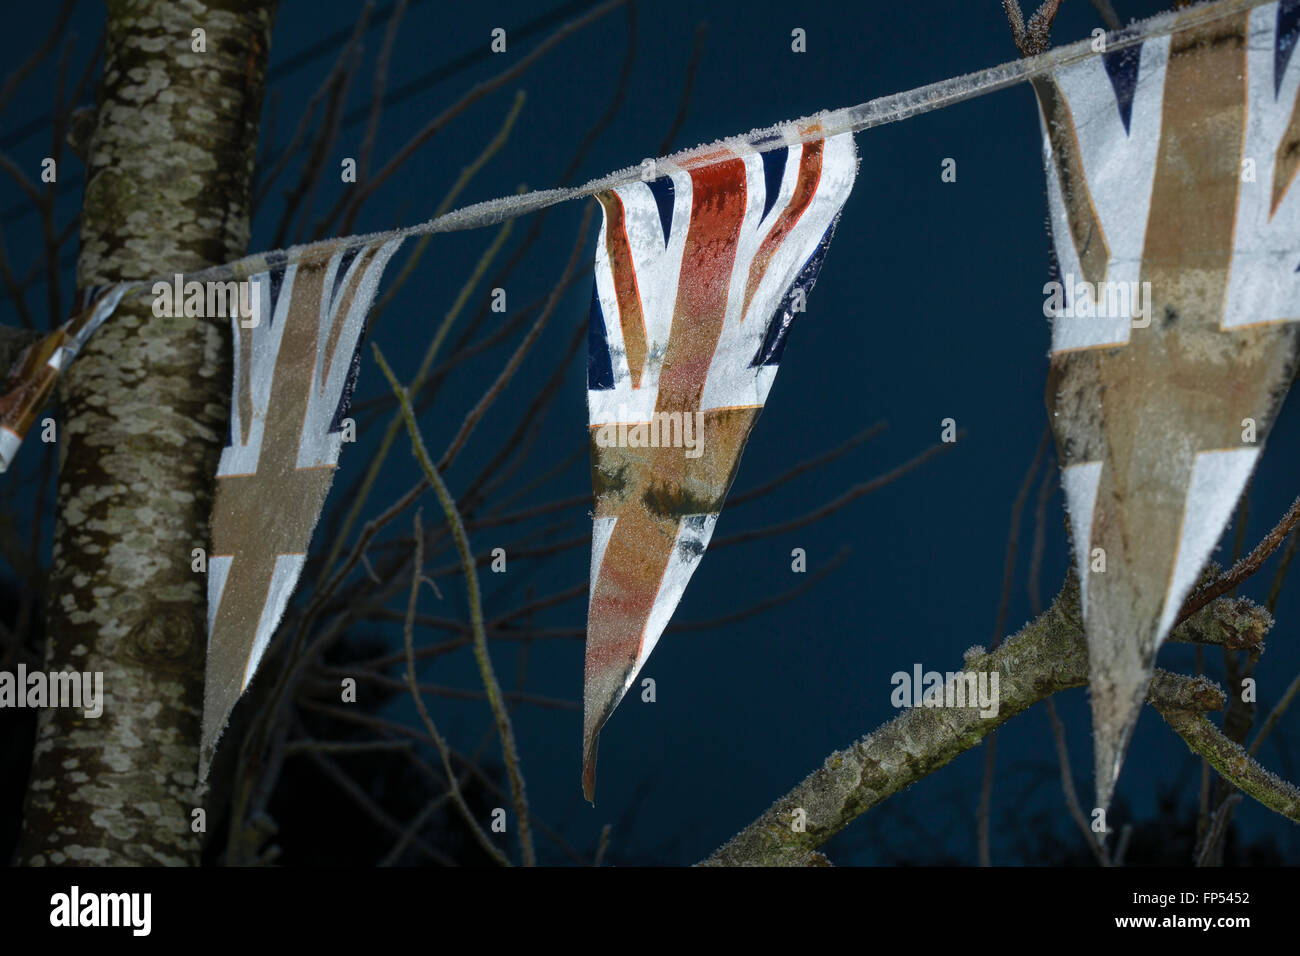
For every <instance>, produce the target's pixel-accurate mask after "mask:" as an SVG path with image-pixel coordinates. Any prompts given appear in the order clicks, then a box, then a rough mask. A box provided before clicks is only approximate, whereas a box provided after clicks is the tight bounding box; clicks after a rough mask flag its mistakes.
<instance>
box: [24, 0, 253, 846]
mask: <svg viewBox="0 0 1300 956" xmlns="http://www.w3.org/2000/svg"><path fill="white" fill-rule="evenodd" d="M273 13H274V2H273V0H245V2H240V0H209V2H204V0H183V2H174V0H110V2H109V4H108V32H107V37H106V40H105V52H104V56H105V63H104V75H103V77H102V79H101V82H100V92H99V104H98V114H97V117H96V122H95V130H94V134H93V136H92V138H91V142H90V150H89V153H88V159H87V167H88V168H87V175H86V193H85V198H84V200H83V206H82V221H81V255H80V259H79V261H78V264H77V284H78V286H79V287H81V288H84V287H87V286H91V285H97V284H102V283H106V282H115V281H119V280H123V279H146V278H150V277H154V276H170V275H173V274H174V273H177V272H189V271H194V270H197V269H200V268H203V267H205V266H210V265H214V264H217V263H220V262H224V261H228V260H230V259H234V258H237V257H239V256H240V255H242V254H243V253H244V252H245V251H246V248H247V244H248V218H249V202H250V184H251V179H252V169H253V160H254V155H255V153H256V146H257V135H258V125H259V119H260V114H261V105H262V90H263V84H264V80H265V69H266V60H267V54H268V51H269V47H270V35H271V21H272V18H273ZM197 30H202V31H203V34H202V35H201V36H199V35H198V34H196V32H195V31H197ZM200 40H201V41H202V44H203V46H204V47H205V49H204V50H203V51H202V52H200V51H198V50H196V46H198V44H199V41H200ZM152 305H153V298H152V296H149V295H145V296H143V297H141V298H138V299H136V300H134V301H132V302H129V303H124V304H123V305H122V306H121V307H119V308H118V310H117V313H116V314H115V315H114V316H113V317H112V318H111V319H110V320H109V321H108V322H107V323H105V325H104V327H103V328H102V329H100V331H99V332H98V333H97V334H96V335H95V337H94V338H93V339H91V341H90V343H89V344H88V346H87V347H86V349H85V350H84V351H83V353H82V354H81V356H80V358H78V360H77V361H76V362H75V363H73V365H72V366H71V367H70V368H69V369H68V371H67V373H66V375H65V378H64V380H63V382H62V386H61V391H60V396H59V398H60V404H61V409H62V424H61V427H60V431H59V434H58V448H59V480H58V507H57V518H56V521H57V525H56V530H55V537H54V552H53V559H52V567H51V572H50V582H49V589H48V591H49V595H50V597H49V604H48V608H47V615H48V617H47V628H46V630H47V634H48V636H49V645H48V647H47V650H46V656H45V661H46V669H47V670H48V671H73V670H75V671H82V672H95V671H102V672H103V675H104V678H103V680H104V709H103V715H102V716H101V717H99V718H98V719H92V718H87V717H85V716H84V715H83V712H82V711H81V710H73V709H56V708H51V709H48V710H45V711H43V712H42V714H41V719H40V724H39V729H38V732H37V741H36V752H35V759H34V763H33V767H32V776H31V781H30V784H29V787H28V792H27V805H26V810H25V818H24V823H23V834H22V839H21V843H20V846H19V859H20V861H21V862H24V863H28V864H35V865H42V864H55V865H58V864H69V865H75V864H115V865H133V864H134V865H148V864H168V865H194V864H197V863H198V862H199V855H200V850H201V845H202V835H201V834H199V833H196V832H194V829H193V827H192V823H193V819H194V817H193V811H194V810H195V809H196V808H198V807H201V806H202V804H201V794H199V793H198V791H197V779H196V769H197V759H198V747H199V718H200V709H201V706H202V702H203V662H204V649H205V644H206V639H205V635H206V585H205V580H204V576H203V575H202V574H198V573H195V572H194V571H192V570H191V551H192V549H194V548H200V547H202V548H205V549H206V547H207V544H208V512H209V503H210V501H211V496H212V486H213V475H214V473H215V471H216V462H217V457H218V455H219V454H220V450H221V446H222V445H223V444H224V440H225V437H226V421H227V415H228V406H229V400H230V399H229V396H230V346H229V338H230V333H229V329H228V323H229V320H228V319H222V318H204V319H175V318H159V317H156V316H155V315H154V314H153V310H152Z"/></svg>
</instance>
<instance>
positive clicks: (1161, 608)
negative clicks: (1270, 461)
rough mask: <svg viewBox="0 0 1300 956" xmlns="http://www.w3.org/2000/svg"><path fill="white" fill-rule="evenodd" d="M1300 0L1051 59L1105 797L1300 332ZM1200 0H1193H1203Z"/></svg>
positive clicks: (1052, 406)
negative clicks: (1067, 60)
mask: <svg viewBox="0 0 1300 956" xmlns="http://www.w3.org/2000/svg"><path fill="white" fill-rule="evenodd" d="M1298 8H1300V2H1297V0H1286V2H1282V3H1272V4H1267V5H1264V6H1259V7H1257V8H1255V9H1253V10H1245V11H1241V12H1236V13H1230V14H1228V15H1225V16H1224V17H1222V18H1219V19H1217V20H1215V21H1214V22H1211V23H1205V24H1200V25H1194V26H1191V27H1186V28H1182V29H1178V30H1176V31H1175V32H1173V33H1172V34H1171V35H1169V36H1163V37H1157V38H1148V39H1147V40H1145V41H1144V42H1142V43H1141V44H1140V45H1137V46H1133V47H1130V48H1129V49H1132V50H1133V51H1134V52H1133V53H1132V54H1130V56H1129V58H1128V60H1127V61H1126V62H1123V63H1121V62H1119V61H1117V60H1114V59H1112V60H1110V61H1107V60H1104V59H1103V58H1102V57H1093V58H1091V59H1088V60H1084V61H1082V62H1079V63H1077V64H1074V65H1072V66H1069V67H1066V68H1062V69H1059V70H1057V71H1055V73H1054V74H1053V75H1051V76H1047V77H1040V78H1038V79H1036V80H1035V81H1034V84H1033V85H1034V89H1035V91H1036V92H1037V95H1038V102H1039V106H1040V108H1041V112H1040V119H1041V121H1042V124H1043V133H1044V147H1043V148H1044V154H1045V160H1046V168H1047V187H1048V197H1049V206H1050V210H1051V227H1052V235H1053V237H1054V246H1055V253H1056V262H1057V270H1058V275H1057V277H1056V279H1057V284H1056V285H1055V286H1054V287H1052V286H1049V289H1045V290H1044V291H1050V292H1051V297H1050V298H1049V301H1048V311H1050V312H1052V313H1054V315H1053V319H1052V354H1051V372H1050V377H1049V382H1048V390H1047V402H1048V407H1049V412H1050V414H1051V419H1052V425H1053V428H1054V430H1055V432H1056V439H1057V444H1058V448H1059V452H1060V459H1061V465H1062V484H1063V486H1064V491H1065V497H1066V504H1067V507H1068V509H1069V513H1070V524H1071V530H1072V537H1073V540H1074V548H1075V565H1076V567H1077V570H1078V574H1079V583H1080V600H1081V604H1082V610H1083V616H1084V625H1085V630H1086V632H1087V639H1088V652H1089V660H1090V667H1091V678H1090V683H1091V697H1092V717H1093V732H1094V759H1095V772H1096V785H1097V802H1098V805H1099V806H1101V807H1106V806H1108V805H1109V803H1110V799H1111V796H1112V793H1113V790H1114V786H1115V781H1116V779H1117V777H1118V775H1119V770H1120V765H1121V763H1122V760H1123V756H1124V751H1125V748H1126V746H1127V744H1128V740H1129V737H1130V735H1131V733H1132V731H1133V727H1134V725H1135V723H1136V722H1137V718H1138V713H1139V711H1140V710H1141V706H1142V702H1143V699H1144V698H1145V696H1146V691H1147V685H1148V683H1149V682H1150V678H1151V672H1152V667H1153V665H1154V659H1155V653H1156V650H1157V648H1158V647H1159V646H1160V643H1161V642H1162V641H1163V640H1164V639H1165V637H1166V635H1168V633H1169V630H1170V628H1171V627H1172V626H1173V624H1174V623H1175V621H1176V619H1177V615H1178V611H1179V608H1180V606H1181V605H1182V603H1183V601H1184V599H1185V598H1186V596H1187V594H1188V593H1189V591H1190V590H1191V588H1192V586H1193V584H1194V583H1195V582H1196V580H1197V577H1198V575H1199V574H1200V572H1201V570H1202V568H1203V567H1204V566H1205V563H1206V561H1207V560H1208V559H1209V557H1210V555H1211V553H1212V552H1213V551H1214V548H1215V546H1216V544H1217V542H1218V541H1219V538H1220V536H1221V535H1222V532H1223V529H1224V527H1225V526H1226V524H1227V522H1228V521H1229V520H1230V518H1231V516H1232V513H1233V509H1234V508H1235V506H1236V504H1237V500H1238V498H1239V497H1240V495H1241V493H1242V490H1243V489H1244V488H1245V486H1246V482H1247V480H1248V479H1249V477H1250V474H1251V470H1252V469H1253V468H1254V466H1255V462H1256V459H1257V458H1258V456H1259V452H1260V449H1261V447H1262V444H1263V441H1264V438H1265V436H1266V435H1267V434H1268V431H1269V428H1270V427H1271V426H1272V424H1273V421H1274V419H1275V417H1276V415H1277V413H1278V410H1279V407H1280V405H1281V403H1282V399H1283V398H1284V397H1285V395H1286V393H1287V389H1288V388H1289V387H1290V384H1291V380H1292V376H1293V372H1294V369H1295V362H1296V356H1297V342H1298V340H1300V325H1297V321H1296V320H1297V318H1298V317H1300V274H1297V272H1296V268H1297V265H1300V196H1297V195H1296V193H1297V191H1298V190H1297V189H1296V188H1293V186H1292V182H1293V179H1294V177H1295V172H1296V169H1297V166H1300V101H1298V100H1297V91H1298V90H1300V58H1297V57H1292V56H1291V55H1290V54H1291V49H1292V46H1293V45H1294V42H1295V36H1296V13H1297V9H1298ZM1190 12H1194V11H1189V13H1190Z"/></svg>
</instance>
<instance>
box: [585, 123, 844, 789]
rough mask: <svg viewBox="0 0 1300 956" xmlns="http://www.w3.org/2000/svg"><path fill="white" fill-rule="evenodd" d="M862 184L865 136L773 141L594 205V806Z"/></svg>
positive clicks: (590, 714) (588, 708)
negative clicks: (628, 705)
mask: <svg viewBox="0 0 1300 956" xmlns="http://www.w3.org/2000/svg"><path fill="white" fill-rule="evenodd" d="M657 171H658V172H661V173H662V172H664V170H663V168H662V167H661V168H660V169H659V170H657ZM856 172H857V154H856V151H855V149H854V144H853V137H852V135H851V134H843V135H838V136H834V137H830V138H827V139H824V140H823V139H815V140H812V141H811V142H808V143H803V144H800V143H798V142H793V143H787V142H786V141H784V140H783V139H781V138H779V137H774V138H772V139H771V140H769V141H766V142H763V141H760V142H759V143H758V144H756V146H754V147H750V146H741V145H736V146H731V145H728V146H726V147H723V148H719V149H718V150H717V151H715V152H712V153H709V154H707V155H703V156H699V157H696V158H695V159H693V160H691V161H690V162H688V163H685V164H683V165H681V166H671V167H670V168H669V169H668V170H667V172H666V174H664V175H661V176H659V178H657V179H654V180H652V181H649V182H640V183H633V184H631V185H627V186H621V187H619V188H617V189H614V190H612V191H610V192H606V193H603V194H601V195H599V196H598V197H597V198H598V199H599V200H600V204H601V208H602V209H603V210H604V225H603V227H602V229H601V234H600V239H599V242H598V244H597V247H596V281H595V286H594V289H593V292H592V301H591V316H590V327H589V340H588V345H589V357H588V371H587V404H588V409H589V412H590V437H591V446H592V447H591V453H592V483H593V485H594V491H595V512H594V527H593V533H592V546H591V593H590V607H589V613H588V624H587V662H586V681H585V684H586V687H585V694H584V697H585V717H584V722H583V790H584V792H585V793H586V795H587V799H589V800H590V799H592V796H593V793H594V789H595V771H596V744H597V739H598V736H599V733H600V728H601V727H602V726H603V725H604V723H605V721H606V720H607V719H608V718H609V716H610V714H611V713H612V712H613V710H614V708H615V707H617V706H618V703H619V701H620V700H621V699H622V698H623V695H624V694H625V693H626V692H627V690H628V688H629V687H630V686H631V685H632V682H633V680H634V679H635V678H636V675H637V673H638V671H640V669H641V667H642V666H643V665H644V664H645V661H646V658H647V657H649V655H650V652H651V651H652V650H653V649H654V646H655V643H656V642H657V641H658V640H659V636H660V634H662V633H663V630H664V627H665V626H666V625H667V624H668V620H669V618H670V617H671V616H672V613H673V610H674V609H675V608H676V606H677V603H678V601H679V600H680V599H681V596H682V592H683V590H684V589H685V588H686V583H687V581H689V580H690V577H691V574H692V572H694V570H695V567H696V565H697V564H698V563H699V561H700V558H701V556H702V555H703V554H704V549H705V548H706V547H707V546H708V543H709V538H710V536H711V535H712V534H713V527H714V524H715V522H716V521H717V519H718V512H719V511H721V509H722V502H723V499H724V498H725V497H726V494H727V489H728V488H729V487H730V486H731V481H732V478H733V477H734V476H735V473H736V467H737V465H738V464H739V462H740V454H741V451H742V450H743V448H744V446H745V441H746V440H747V439H748V437H749V433H750V430H751V429H752V428H753V427H754V422H755V421H756V420H757V418H758V413H759V411H760V410H761V409H762V407H763V403H764V401H766V399H767V393H768V390H769V389H770V388H771V387H772V380H773V379H774V378H775V377H776V370H777V365H778V363H779V362H780V361H781V355H782V352H783V351H784V349H785V342H786V333H787V332H788V331H789V328H790V324H791V322H792V321H793V319H794V316H795V314H796V313H798V312H801V311H803V303H804V298H805V296H806V295H807V293H808V290H809V289H811V288H812V285H813V283H814V281H815V280H816V278H817V272H818V270H819V269H820V268H821V263H822V258H823V256H824V255H825V253H826V247H827V245H828V244H829V243H830V240H831V235H832V233H833V232H834V231H835V224H836V222H837V220H838V218H839V213H840V209H841V207H842V206H843V205H844V201H845V200H846V199H847V198H848V195H849V190H850V189H851V188H852V186H853V179H854V176H855V175H856Z"/></svg>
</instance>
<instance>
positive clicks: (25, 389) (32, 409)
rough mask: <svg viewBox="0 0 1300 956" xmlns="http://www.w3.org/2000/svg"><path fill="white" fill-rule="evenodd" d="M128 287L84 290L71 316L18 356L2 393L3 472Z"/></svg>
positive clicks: (0, 438) (0, 457)
mask: <svg viewBox="0 0 1300 956" xmlns="http://www.w3.org/2000/svg"><path fill="white" fill-rule="evenodd" d="M129 288H130V285H129V284H127V283H121V284H118V285H100V286H92V287H91V288H88V289H83V290H81V292H79V293H78V295H77V302H76V305H75V306H73V315H72V318H70V319H68V321H66V322H64V323H63V325H61V326H59V328H57V329H55V330H54V331H53V332H51V333H50V334H49V335H47V336H45V338H43V339H41V340H40V341H39V342H37V343H36V344H35V345H32V346H30V347H28V349H27V350H26V351H25V352H23V354H22V355H20V356H19V357H18V361H16V362H15V363H14V366H13V368H12V369H11V370H10V372H9V376H8V378H7V380H6V382H5V388H4V392H3V393H2V394H0V472H3V471H6V470H8V468H9V463H10V462H12V461H13V460H14V455H16V454H18V446H19V445H21V444H22V443H23V438H25V437H26V436H27V431H28V429H29V428H31V426H32V422H34V421H35V420H36V416H37V415H38V414H39V413H40V411H41V409H42V408H44V407H45V403H46V402H48V401H49V400H50V395H51V394H53V392H54V384H55V382H56V381H57V380H58V377H59V375H60V374H61V373H62V372H63V370H64V369H65V368H67V367H68V365H69V364H71V362H72V360H73V359H74V358H76V357H77V353H78V352H80V351H81V350H82V348H84V347H85V344H86V342H88V341H89V340H90V337H91V336H92V335H94V334H95V331H96V330H97V329H98V328H99V327H100V326H101V325H103V324H104V320H106V319H107V318H108V317H109V316H110V315H112V314H113V310H114V309H116V308H117V304H118V303H119V302H121V301H122V296H123V295H124V294H125V293H126V291H127V290H128V289H129Z"/></svg>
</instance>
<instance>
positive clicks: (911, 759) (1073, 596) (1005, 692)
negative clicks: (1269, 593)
mask: <svg viewBox="0 0 1300 956" xmlns="http://www.w3.org/2000/svg"><path fill="white" fill-rule="evenodd" d="M1079 622H1080V614H1079V596H1078V585H1077V583H1076V582H1075V578H1074V575H1073V574H1071V575H1070V576H1069V578H1068V579H1067V581H1066V584H1065V586H1064V587H1063V588H1062V589H1061V593H1060V594H1058V595H1057V597H1056V600H1054V601H1053V602H1052V605H1051V607H1049V608H1048V609H1047V611H1045V612H1044V613H1043V614H1042V615H1040V616H1039V617H1038V618H1036V619H1035V620H1033V621H1031V622H1030V623H1029V624H1026V625H1025V627H1024V628H1022V629H1021V630H1020V632H1019V633H1018V634H1016V635H1015V636H1014V637H1012V638H1010V639H1009V640H1008V641H1006V642H1005V643H1004V644H1003V645H1002V646H1001V647H999V648H998V649H997V650H996V651H994V652H992V653H988V654H975V653H970V652H968V657H967V660H966V662H965V670H966V671H968V672H975V673H981V672H983V673H994V672H996V673H997V674H998V675H999V687H998V691H999V697H998V705H999V706H998V711H997V714H996V715H994V716H990V717H987V718H985V717H981V716H980V713H979V710H978V709H975V708H941V707H940V708H925V707H918V708H914V709H911V710H908V711H906V712H904V713H903V714H901V715H900V716H899V717H898V718H896V719H895V720H892V721H890V722H889V723H887V724H884V725H883V726H881V727H879V728H877V729H876V730H875V731H873V732H872V733H870V734H868V735H867V736H866V737H864V738H862V739H861V740H859V741H856V742H855V743H853V744H852V745H850V746H849V747H847V748H845V749H844V750H840V751H837V752H836V753H833V754H831V755H830V756H829V757H827V758H826V760H825V762H824V763H823V764H822V766H821V767H819V768H818V769H817V770H815V771H814V772H813V773H812V774H810V775H809V776H808V777H807V778H806V779H805V780H804V781H803V782H802V783H800V784H799V785H798V786H797V787H795V788H794V789H793V790H792V791H790V793H788V794H786V796H784V797H782V798H781V799H780V800H778V801H777V802H776V803H774V804H773V805H772V806H771V807H770V808H769V809H768V810H767V812H766V813H764V814H763V815H762V816H761V817H759V818H758V819H757V820H756V821H755V822H754V823H752V824H750V825H749V826H748V827H746V828H745V829H744V830H743V831H741V832H740V833H739V834H738V835H736V836H735V837H734V838H732V839H731V841H730V842H728V843H727V844H726V845H725V846H723V847H721V848H720V849H719V850H717V851H716V852H715V853H714V854H713V855H712V856H710V857H709V858H708V859H707V860H705V861H704V862H703V865H705V866H803V865H808V864H809V863H810V862H812V860H813V857H814V855H815V851H816V850H817V848H818V847H820V846H822V845H823V844H825V843H826V841H827V840H829V839H830V838H831V837H833V836H834V835H835V834H836V833H838V832H839V831H840V830H842V829H844V827H846V826H848V824H849V823H851V822H852V821H853V820H854V819H856V818H857V817H858V816H860V815H861V814H863V813H865V812H867V811H868V810H870V809H872V808H873V807H875V806H877V805H878V804H880V803H882V802H883V801H884V800H886V799H887V798H888V797H890V796H892V795H893V794H895V793H898V792H899V791H900V790H903V789H905V788H907V787H908V786H910V785H912V784H913V783H915V782H916V781H918V780H920V779H921V778H922V777H925V776H927V775H928V774H930V773H933V772H934V771H935V770H938V769H939V768H940V767H942V766H944V765H945V764H947V763H948V762H949V761H950V760H952V759H953V758H954V757H956V756H957V755H958V754H961V753H964V752H965V751H967V750H969V749H971V748H972V747H974V746H975V745H977V744H978V743H979V742H980V741H981V740H982V739H983V738H984V737H985V735H987V734H988V733H989V732H990V731H992V730H994V729H995V728H996V727H998V726H1000V725H1002V724H1004V723H1006V722H1007V721H1008V720H1010V719H1011V718H1012V717H1014V716H1016V715H1017V714H1019V713H1021V712H1023V711H1025V710H1027V709H1028V708H1029V707H1031V706H1032V705H1034V704H1036V703H1038V702H1039V701H1041V700H1044V699H1046V698H1048V697H1050V696H1051V695H1052V694H1055V693H1056V692H1057V691H1061V690H1066V689H1067V688H1070V687H1081V686H1083V685H1084V684H1086V683H1087V680H1088V648H1087V643H1086V642H1085V640H1084V636H1083V631H1082V628H1081V627H1080V624H1079ZM1270 626H1272V617H1271V616H1270V615H1269V614H1268V612H1267V611H1265V610H1264V609H1263V608H1262V607H1259V606H1258V605H1256V604H1254V603H1253V602H1251V601H1248V600H1245V599H1237V600H1227V599H1219V600H1217V601H1214V602H1213V603H1211V604H1209V605H1207V606H1206V607H1204V608H1202V609H1201V610H1200V611H1198V612H1197V613H1196V614H1194V615H1192V616H1191V617H1190V618H1189V619H1188V620H1186V621H1185V622H1183V623H1182V624H1180V625H1179V626H1178V627H1177V628H1176V629H1175V632H1174V635H1173V637H1174V639H1181V640H1196V639H1197V636H1198V635H1205V634H1211V635H1222V633H1223V632H1224V631H1225V630H1233V631H1236V632H1237V633H1238V635H1239V637H1238V638H1237V640H1238V641H1240V642H1242V643H1244V644H1246V645H1254V644H1258V643H1259V640H1260V638H1261V637H1262V636H1263V634H1264V633H1265V632H1266V631H1267V630H1268V629H1269V627H1270ZM1147 699H1148V700H1150V701H1151V702H1152V703H1153V704H1154V705H1155V706H1156V707H1157V708H1158V709H1159V710H1160V711H1161V713H1162V714H1164V715H1165V719H1166V720H1167V721H1169V722H1170V725H1171V726H1173V727H1174V729H1175V730H1176V731H1178V732H1179V733H1180V734H1181V735H1183V737H1184V739H1185V740H1186V741H1187V743H1188V746H1189V747H1191V748H1192V749H1193V750H1196V751H1197V752H1198V753H1202V754H1204V755H1205V757H1206V759H1208V760H1210V762H1211V763H1213V764H1214V766H1215V767H1216V769H1218V770H1219V772H1220V773H1221V774H1223V775H1224V777H1225V779H1228V780H1230V781H1231V782H1232V783H1234V784H1236V785H1237V786H1238V787H1240V788H1241V789H1242V790H1243V791H1244V792H1246V793H1248V794H1250V795H1251V796H1253V797H1255V798H1256V799H1257V800H1259V801H1260V802H1261V803H1263V804H1264V805H1265V806H1267V807H1269V808H1270V809H1272V810H1276V811H1277V812H1279V813H1282V814H1283V815H1285V816H1288V817H1291V818H1292V819H1297V820H1300V794H1297V792H1296V791H1295V788H1294V787H1291V786H1290V785H1289V784H1286V783H1284V782H1283V781H1281V780H1279V779H1278V778H1276V777H1273V776H1271V775H1270V774H1268V773H1267V771H1265V770H1263V768H1261V767H1259V765H1258V764H1255V763H1254V761H1252V760H1250V758H1249V757H1247V756H1246V754H1245V753H1244V752H1243V751H1242V750H1241V748H1240V747H1237V746H1236V745H1235V744H1232V742H1231V741H1229V740H1227V738H1224V737H1223V736H1222V735H1221V734H1219V733H1218V731H1217V730H1216V729H1215V728H1214V727H1213V726H1212V725H1211V724H1210V723H1209V722H1208V721H1206V720H1205V719H1204V717H1202V716H1201V713H1202V712H1203V711H1206V710H1214V709H1218V708H1220V707H1222V706H1223V703H1224V695H1223V692H1222V691H1220V690H1219V689H1218V688H1217V687H1216V686H1215V685H1214V684H1213V683H1212V682H1210V681H1208V680H1206V679H1204V678H1195V679H1193V678H1188V677H1183V676H1180V675H1176V674H1170V673H1167V672H1165V671H1157V672H1156V675H1155V677H1154V678H1153V679H1152V682H1151V688H1150V691H1149V693H1148V698H1147ZM798 809H802V810H803V811H804V812H805V813H806V820H805V821H804V826H803V829H802V830H796V829H795V827H793V826H792V822H793V821H794V820H795V817H796V814H795V811H796V810H798Z"/></svg>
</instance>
